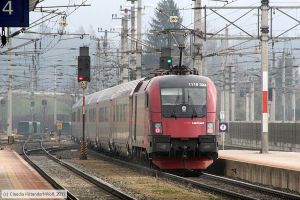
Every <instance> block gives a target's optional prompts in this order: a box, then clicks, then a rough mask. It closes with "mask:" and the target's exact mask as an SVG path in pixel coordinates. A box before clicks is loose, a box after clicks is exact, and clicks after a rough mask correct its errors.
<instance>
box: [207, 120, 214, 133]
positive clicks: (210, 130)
mask: <svg viewBox="0 0 300 200" xmlns="http://www.w3.org/2000/svg"><path fill="white" fill-rule="evenodd" d="M206 129H207V130H206V131H207V134H214V133H215V123H212V122H207V125H206Z"/></svg>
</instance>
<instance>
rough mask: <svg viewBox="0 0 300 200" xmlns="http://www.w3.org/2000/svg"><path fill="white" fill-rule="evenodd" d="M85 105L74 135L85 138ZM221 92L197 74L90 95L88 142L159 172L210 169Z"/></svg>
mask: <svg viewBox="0 0 300 200" xmlns="http://www.w3.org/2000/svg"><path fill="white" fill-rule="evenodd" d="M81 105H82V101H78V102H77V103H76V104H75V105H74V106H73V115H72V118H73V119H72V121H73V123H72V126H73V127H72V130H73V136H74V137H76V138H78V139H79V138H80V137H81V135H82V132H81V130H82V128H81V126H82V121H81V120H82V117H81ZM216 105H217V91H216V88H215V86H214V84H213V82H212V81H211V80H210V79H209V78H207V77H203V76H198V75H165V76H157V77H154V78H150V79H147V78H143V79H140V80H135V81H131V82H128V83H124V84H121V85H118V86H115V87H112V88H108V89H105V90H103V91H100V92H96V93H93V94H90V95H88V96H87V97H86V111H87V113H86V136H87V141H88V142H89V143H90V144H91V145H93V146H95V147H97V148H99V149H101V150H104V151H110V152H114V153H118V154H122V155H125V156H132V157H135V158H140V159H145V160H147V161H149V162H150V163H151V164H153V165H155V166H157V167H158V168H160V169H189V170H201V169H206V168H207V167H208V166H209V165H210V164H212V163H213V161H214V159H216V158H217V156H218V149H217V146H218V145H217V138H216V123H217V115H216Z"/></svg>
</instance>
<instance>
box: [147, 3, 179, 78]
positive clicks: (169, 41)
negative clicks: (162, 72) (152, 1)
mask: <svg viewBox="0 0 300 200" xmlns="http://www.w3.org/2000/svg"><path fill="white" fill-rule="evenodd" d="M169 16H177V17H178V23H171V22H170V18H169ZM182 21H183V19H182V17H181V15H180V12H179V8H178V7H177V4H176V3H175V2H174V0H161V1H160V2H159V3H158V5H157V10H156V11H155V14H154V18H152V20H151V22H150V30H151V31H152V32H153V33H148V34H147V36H146V37H147V38H146V43H147V44H148V46H149V47H146V53H145V54H144V56H143V65H144V67H143V75H144V76H147V75H148V74H149V73H150V72H151V71H153V70H154V69H156V68H158V66H159V57H160V52H156V51H155V50H160V49H161V47H171V48H173V50H172V51H175V52H179V51H178V47H177V43H179V44H182V43H184V40H183V39H182V38H183V37H181V36H178V35H174V37H175V38H176V40H177V43H176V41H175V39H174V37H172V36H171V35H169V34H164V33H162V32H161V31H164V30H167V29H180V28H181V25H180V24H182Z"/></svg>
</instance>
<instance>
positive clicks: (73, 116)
mask: <svg viewBox="0 0 300 200" xmlns="http://www.w3.org/2000/svg"><path fill="white" fill-rule="evenodd" d="M75 120H76V113H75V112H72V122H75Z"/></svg>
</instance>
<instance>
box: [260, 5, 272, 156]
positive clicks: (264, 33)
mask: <svg viewBox="0 0 300 200" xmlns="http://www.w3.org/2000/svg"><path fill="white" fill-rule="evenodd" d="M269 8H270V7H269V0H262V1H261V28H260V29H261V68H262V76H261V77H262V117H261V126H262V129H261V130H262V132H261V151H260V152H261V153H268V149H269V134H268V132H269V116H268V115H269V113H268V81H269V79H268V78H269V75H268V73H269V71H268V67H269V66H268V65H269V60H268V59H269V56H268V40H269V35H268V33H269V19H268V18H269Z"/></svg>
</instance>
